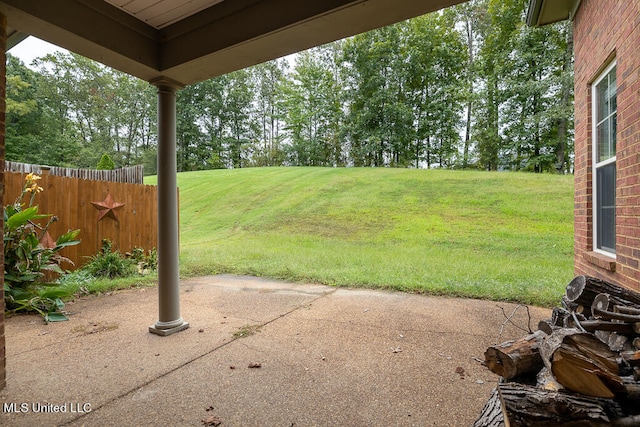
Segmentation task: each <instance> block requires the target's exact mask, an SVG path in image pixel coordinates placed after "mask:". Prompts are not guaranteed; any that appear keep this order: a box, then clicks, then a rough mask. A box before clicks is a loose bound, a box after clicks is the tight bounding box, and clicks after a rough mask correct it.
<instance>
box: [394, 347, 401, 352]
mask: <svg viewBox="0 0 640 427" xmlns="http://www.w3.org/2000/svg"><path fill="white" fill-rule="evenodd" d="M391 351H393V352H394V353H400V352H401V351H402V349H401V348H400V347H396V348H393V347H391Z"/></svg>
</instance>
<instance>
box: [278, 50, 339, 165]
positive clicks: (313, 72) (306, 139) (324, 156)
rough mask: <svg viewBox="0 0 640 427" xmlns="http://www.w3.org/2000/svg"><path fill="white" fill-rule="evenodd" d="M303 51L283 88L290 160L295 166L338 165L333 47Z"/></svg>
mask: <svg viewBox="0 0 640 427" xmlns="http://www.w3.org/2000/svg"><path fill="white" fill-rule="evenodd" d="M337 46H338V45H337V44H331V45H327V46H323V47H319V48H315V49H310V50H307V51H305V52H302V53H301V54H300V55H299V56H298V57H297V59H296V63H295V66H294V67H293V72H292V74H291V76H290V79H289V81H288V84H287V86H286V88H285V90H286V92H285V98H286V108H287V115H286V119H285V121H286V128H287V130H288V135H289V137H290V147H289V161H290V162H291V163H292V164H294V165H305V166H341V165H343V164H344V160H343V153H342V147H341V144H340V125H341V101H340V92H341V89H340V83H339V80H338V75H337V66H336V59H337V58H336V48H337Z"/></svg>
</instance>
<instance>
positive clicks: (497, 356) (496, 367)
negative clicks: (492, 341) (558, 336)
mask: <svg viewBox="0 0 640 427" xmlns="http://www.w3.org/2000/svg"><path fill="white" fill-rule="evenodd" d="M546 336H547V334H546V333H545V332H544V331H541V330H538V331H536V332H534V333H533V334H529V335H527V336H526V337H524V338H521V339H519V340H516V341H507V342H504V343H502V344H499V345H494V346H491V347H489V348H488V349H487V351H485V352H484V363H485V365H486V366H487V368H489V370H490V371H491V372H493V373H494V374H497V375H500V376H501V377H503V378H505V379H507V380H510V379H512V378H515V377H517V376H520V375H523V374H528V373H531V372H538V371H539V370H540V369H541V368H542V367H543V366H544V364H543V363H542V359H541V358H540V350H539V348H540V343H541V342H542V340H543V338H544V337H546Z"/></svg>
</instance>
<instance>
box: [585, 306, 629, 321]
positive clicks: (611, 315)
mask: <svg viewBox="0 0 640 427" xmlns="http://www.w3.org/2000/svg"><path fill="white" fill-rule="evenodd" d="M593 316H594V317H595V318H597V319H607V320H620V321H622V322H627V323H640V315H637V314H625V313H616V312H613V311H606V310H600V309H597V308H594V309H593Z"/></svg>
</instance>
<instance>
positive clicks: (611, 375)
mask: <svg viewBox="0 0 640 427" xmlns="http://www.w3.org/2000/svg"><path fill="white" fill-rule="evenodd" d="M616 355H617V354H616V353H614V352H613V351H611V350H610V349H609V348H608V347H607V345H606V344H604V343H603V342H601V341H600V340H599V339H598V338H596V337H595V336H594V335H593V334H589V333H584V332H581V331H579V330H578V329H561V330H558V331H555V332H554V333H553V334H551V335H549V336H547V337H546V338H545V339H544V340H543V342H542V344H541V345H540V356H541V357H542V360H543V363H544V364H545V366H546V367H547V369H549V370H550V371H551V373H552V374H553V376H554V377H555V378H556V379H557V380H558V382H559V383H560V384H562V385H563V386H564V387H565V388H567V389H568V390H571V391H575V392H577V393H582V394H586V395H587V396H594V397H603V398H612V397H614V395H615V391H617V390H619V389H620V388H621V386H622V380H621V379H620V377H619V376H618V374H619V370H618V363H617V360H616Z"/></svg>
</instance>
